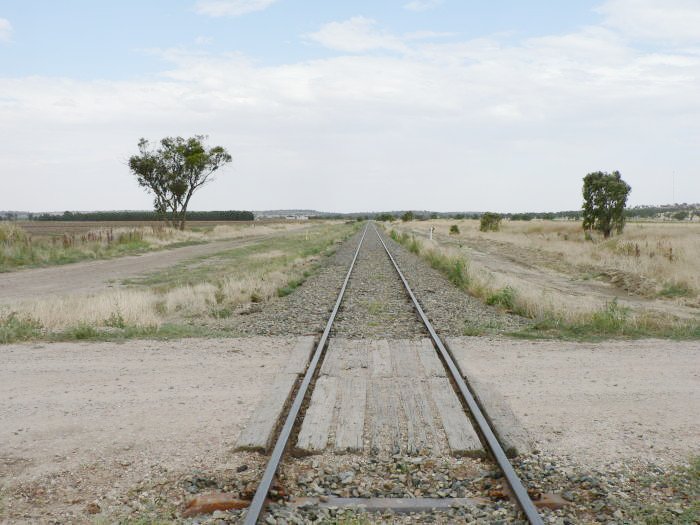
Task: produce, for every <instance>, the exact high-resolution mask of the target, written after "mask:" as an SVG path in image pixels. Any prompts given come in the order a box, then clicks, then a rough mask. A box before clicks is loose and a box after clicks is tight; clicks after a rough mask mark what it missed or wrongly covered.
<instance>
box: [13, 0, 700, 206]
mask: <svg viewBox="0 0 700 525" xmlns="http://www.w3.org/2000/svg"><path fill="white" fill-rule="evenodd" d="M195 134H204V135H207V136H208V143H209V144H210V145H212V146H214V145H221V146H224V147H225V148H226V149H227V150H228V151H229V152H230V153H231V155H232V156H233V162H232V163H231V164H230V165H228V166H227V167H226V168H224V169H223V170H221V171H220V172H218V175H217V177H216V180H215V181H214V182H212V183H211V184H209V185H208V186H206V187H204V188H202V189H201V191H200V192H199V193H197V194H196V195H195V197H193V199H192V203H191V205H190V209H193V210H227V209H252V210H263V209H280V208H286V209H290V208H295V209H304V208H311V209H317V210H324V211H336V212H350V211H380V210H401V209H429V210H435V211H486V210H490V211H500V212H507V211H511V212H515V211H555V210H565V209H577V208H580V206H581V202H582V198H581V186H582V179H583V177H584V176H585V175H586V174H587V173H589V172H592V171H598V170H602V171H613V170H619V171H620V172H621V173H622V177H623V178H624V179H625V180H626V181H627V182H628V183H629V184H630V185H631V186H632V193H631V195H630V199H629V204H631V205H638V204H663V203H671V202H700V0H597V1H586V0H570V1H567V2H560V1H555V0H550V1H544V0H529V1H528V2H522V1H520V0H499V1H489V0H383V1H381V2H377V1H376V0H374V1H370V0H354V1H352V2H350V1H345V2H329V1H327V0H148V1H143V0H140V1H135V0H120V1H119V2H95V1H94V0H62V1H60V2H56V1H55V0H0V210H27V211H62V210H110V209H148V208H150V207H151V203H152V199H151V197H149V196H148V195H147V194H146V193H144V191H143V190H142V189H141V188H139V187H138V185H137V184H136V179H135V177H134V176H133V175H132V174H131V173H130V172H129V169H128V165H127V160H128V158H129V156H131V155H133V154H135V153H136V152H137V143H138V140H139V138H141V137H145V138H147V139H149V140H151V141H156V142H157V141H158V140H160V139H161V138H163V137H166V136H191V135H195Z"/></svg>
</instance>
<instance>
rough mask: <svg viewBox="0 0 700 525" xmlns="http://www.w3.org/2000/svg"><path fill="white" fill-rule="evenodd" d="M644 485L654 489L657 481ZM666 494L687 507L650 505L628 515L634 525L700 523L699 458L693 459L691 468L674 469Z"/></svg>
mask: <svg viewBox="0 0 700 525" xmlns="http://www.w3.org/2000/svg"><path fill="white" fill-rule="evenodd" d="M639 481H640V483H642V485H644V486H646V487H649V488H653V486H654V485H655V484H657V483H658V482H657V480H656V479H655V478H648V479H641V480H639ZM666 485H667V486H666V491H667V492H670V494H672V495H673V499H674V500H676V501H678V500H680V501H682V502H683V503H684V505H682V506H680V505H678V506H675V505H668V504H667V503H666V502H656V501H648V502H645V503H644V504H643V505H640V506H639V507H637V508H634V507H633V508H632V509H630V511H629V512H628V517H629V518H630V519H632V521H633V522H634V523H646V524H647V525H665V524H666V523H687V524H692V523H699V522H700V456H696V457H694V458H691V460H690V464H689V465H688V466H684V467H677V468H675V469H674V470H673V471H672V472H671V473H670V475H669V476H668V478H667V480H666Z"/></svg>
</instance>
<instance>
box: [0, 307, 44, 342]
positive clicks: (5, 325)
mask: <svg viewBox="0 0 700 525" xmlns="http://www.w3.org/2000/svg"><path fill="white" fill-rule="evenodd" d="M40 329H41V324H39V322H38V321H35V320H34V319H32V318H30V317H28V316H25V317H20V316H19V315H18V314H17V313H15V312H11V313H10V314H8V315H7V316H6V317H0V344H8V343H13V342H15V341H26V340H28V339H33V338H34V337H36V336H38V335H39V330H40Z"/></svg>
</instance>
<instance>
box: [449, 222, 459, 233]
mask: <svg viewBox="0 0 700 525" xmlns="http://www.w3.org/2000/svg"><path fill="white" fill-rule="evenodd" d="M457 234H459V226H457V225H456V224H453V225H452V226H450V235H457Z"/></svg>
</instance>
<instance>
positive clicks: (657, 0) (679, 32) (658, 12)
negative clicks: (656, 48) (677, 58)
mask: <svg viewBox="0 0 700 525" xmlns="http://www.w3.org/2000/svg"><path fill="white" fill-rule="evenodd" d="M598 11H599V12H601V13H602V14H603V15H604V16H605V25H607V26H608V27H611V28H614V29H616V30H619V31H621V32H622V33H624V34H625V35H628V36H630V37H632V38H639V39H648V40H661V41H667V42H671V43H693V44H699V43H700V2H698V0H608V1H607V2H605V3H604V4H603V5H601V6H600V7H599V8H598Z"/></svg>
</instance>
